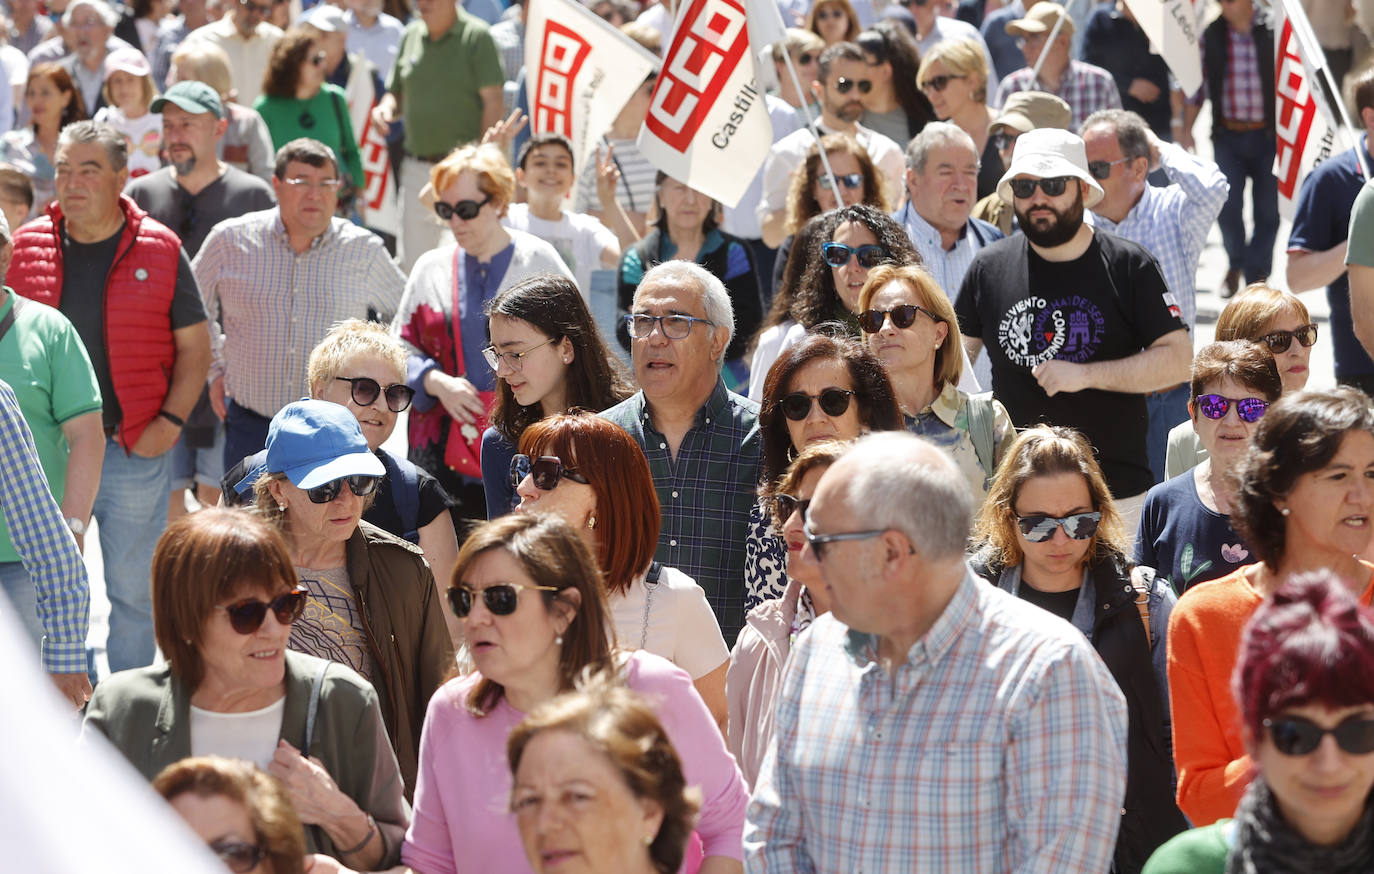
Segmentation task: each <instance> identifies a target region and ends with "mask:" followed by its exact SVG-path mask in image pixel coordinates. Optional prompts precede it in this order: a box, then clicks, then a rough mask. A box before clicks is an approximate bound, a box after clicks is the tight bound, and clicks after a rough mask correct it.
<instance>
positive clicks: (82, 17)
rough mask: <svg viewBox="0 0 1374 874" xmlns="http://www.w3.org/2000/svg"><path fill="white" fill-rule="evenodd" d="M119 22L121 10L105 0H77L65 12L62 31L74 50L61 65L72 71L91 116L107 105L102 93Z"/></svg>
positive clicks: (69, 71) (83, 103)
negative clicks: (106, 64)
mask: <svg viewBox="0 0 1374 874" xmlns="http://www.w3.org/2000/svg"><path fill="white" fill-rule="evenodd" d="M118 23H119V13H117V12H115V11H114V9H113V8H111V7H110V5H109V4H108V3H106V2H105V0H75V2H73V3H72V4H71V5H70V6H68V7H67V11H66V12H64V13H62V31H63V33H65V34H66V38H67V45H68V46H70V47H71V50H72V52H71V54H70V55H68V56H67V57H65V58H63V59H62V61H61V64H62V66H63V67H65V68H66V69H67V72H68V73H70V74H71V77H72V81H73V82H74V83H75V84H76V90H77V91H80V92H81V100H82V105H84V106H85V107H86V114H87V115H88V116H94V115H95V112H96V110H97V109H100V108H102V107H103V106H104V105H105V97H104V95H103V94H102V93H101V86H102V85H104V84H105V56H106V55H107V54H109V52H110V48H109V42H110V38H111V37H113V36H114V28H115V25H116V24H118Z"/></svg>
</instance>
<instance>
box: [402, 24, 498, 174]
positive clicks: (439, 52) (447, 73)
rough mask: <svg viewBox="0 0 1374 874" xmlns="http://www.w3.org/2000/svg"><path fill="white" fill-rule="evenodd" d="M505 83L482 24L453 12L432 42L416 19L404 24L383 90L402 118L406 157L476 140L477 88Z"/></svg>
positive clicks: (478, 135) (436, 153)
mask: <svg viewBox="0 0 1374 874" xmlns="http://www.w3.org/2000/svg"><path fill="white" fill-rule="evenodd" d="M503 82H505V76H504V75H503V74H502V72H501V57H500V54H499V53H498V52H497V50H496V42H495V41H494V40H493V39H492V38H491V31H490V30H488V29H487V25H486V22H484V21H482V20H481V19H480V18H477V17H476V16H474V15H470V14H469V13H467V12H465V11H463V10H462V9H459V10H458V20H457V21H455V22H453V26H452V27H450V28H449V29H448V30H447V31H445V32H444V33H443V34H442V35H441V36H440V37H439V38H438V39H437V40H431V39H430V38H429V29H428V28H426V27H425V23H424V21H423V20H422V19H419V18H417V19H415V20H414V21H412V22H411V23H410V24H408V25H406V29H405V33H404V34H403V35H402V36H401V47H400V49H399V50H398V51H397V52H396V63H395V65H394V66H393V67H392V68H391V73H390V74H389V75H388V76H387V79H386V88H387V90H388V91H390V92H391V93H392V94H395V95H396V100H397V102H398V103H399V105H400V108H401V117H402V118H403V119H404V120H405V130H406V135H405V149H406V151H407V152H408V153H410V154H412V155H420V156H423V157H433V156H439V155H443V154H446V153H447V152H448V151H449V150H450V149H452V148H453V147H454V146H456V145H458V144H459V143H470V142H476V141H477V140H480V139H481V138H482V133H483V131H482V95H481V94H480V93H479V92H478V89H480V88H488V87H493V86H495V87H500V86H501V85H502V83H503Z"/></svg>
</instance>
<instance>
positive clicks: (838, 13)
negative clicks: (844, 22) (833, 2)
mask: <svg viewBox="0 0 1374 874" xmlns="http://www.w3.org/2000/svg"><path fill="white" fill-rule="evenodd" d="M816 17H817V18H819V19H820V20H821V21H826V20H828V19H831V18H844V10H843V9H840V8H838V7H835V6H827V7H826V8H824V9H819V10H817V11H816Z"/></svg>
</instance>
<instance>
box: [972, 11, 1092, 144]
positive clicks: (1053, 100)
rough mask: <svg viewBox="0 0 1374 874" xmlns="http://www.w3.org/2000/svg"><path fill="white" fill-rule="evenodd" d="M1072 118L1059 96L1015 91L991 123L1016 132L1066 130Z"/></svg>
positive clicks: (1067, 105) (1041, 92) (993, 125)
mask: <svg viewBox="0 0 1374 874" xmlns="http://www.w3.org/2000/svg"><path fill="white" fill-rule="evenodd" d="M1036 8H1037V9H1038V8H1039V7H1038V6H1037V7H1036ZM1072 120H1073V110H1071V109H1070V108H1069V104H1067V103H1065V102H1064V101H1063V100H1062V99H1061V98H1058V97H1055V96H1054V95H1053V94H1047V93H1045V92H1044V91H1017V92H1015V93H1014V94H1011V95H1008V97H1007V100H1006V102H1005V103H1003V104H1002V112H1001V114H1000V115H998V116H997V120H996V121H994V122H993V123H992V127H993V128H994V129H996V128H998V127H1009V128H1012V129H1013V130H1015V131H1016V132H1017V133H1025V132H1026V131H1033V130H1035V129H1036V128H1040V127H1057V128H1061V129H1063V130H1068V129H1069V123H1070V122H1071V121H1072Z"/></svg>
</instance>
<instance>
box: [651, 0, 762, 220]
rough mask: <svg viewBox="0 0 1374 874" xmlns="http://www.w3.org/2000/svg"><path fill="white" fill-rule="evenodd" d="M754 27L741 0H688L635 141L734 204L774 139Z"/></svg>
mask: <svg viewBox="0 0 1374 874" xmlns="http://www.w3.org/2000/svg"><path fill="white" fill-rule="evenodd" d="M765 2H768V5H773V4H772V3H771V2H769V0H765ZM750 11H751V12H753V11H755V10H754V9H753V8H751V9H750ZM773 14H774V16H776V15H777V12H776V10H775V11H774V13H773ZM769 24H771V23H770V22H755V23H754V25H753V26H754V27H755V28H756V29H759V28H760V27H761V28H762V29H763V31H764V32H767V31H768V30H771V29H772V28H771V27H769V26H768V25H769ZM750 26H751V25H750V23H749V22H748V20H747V16H746V15H745V2H744V0H684V2H683V3H682V4H681V6H680V8H679V10H678V17H677V23H676V25H675V26H674V28H673V36H672V40H671V42H670V44H669V47H668V51H667V52H666V53H665V54H664V61H663V70H662V71H661V72H660V73H659V77H658V82H657V83H656V84H655V86H654V95H653V99H652V101H651V102H650V105H649V116H648V118H647V119H646V120H645V123H644V127H643V128H642V129H641V130H640V132H639V140H638V145H639V150H640V151H641V152H643V153H644V157H646V158H648V159H649V161H651V162H652V163H653V164H654V166H656V167H658V168H659V169H660V170H662V171H663V172H664V173H667V174H668V175H669V176H671V177H673V178H674V179H677V180H678V181H680V182H683V183H685V184H687V185H690V186H691V187H692V188H695V189H696V190H697V191H700V192H702V193H703V194H705V195H707V196H708V197H712V198H715V199H716V200H718V201H720V202H721V203H723V204H724V205H726V206H730V207H733V206H735V205H736V204H737V203H739V200H740V198H741V197H742V196H743V195H744V193H745V190H746V189H748V188H749V183H750V182H752V181H753V179H754V175H755V174H756V173H758V171H759V168H760V167H761V166H763V162H764V159H765V158H767V157H768V150H769V149H770V148H771V146H772V144H773V122H772V120H771V119H769V117H768V108H767V106H765V104H764V101H763V90H762V88H761V87H760V86H759V84H758V79H757V78H756V75H755V70H756V67H755V57H756V55H755V53H754V52H751V51H750V39H749V31H750ZM756 48H762V46H756Z"/></svg>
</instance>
